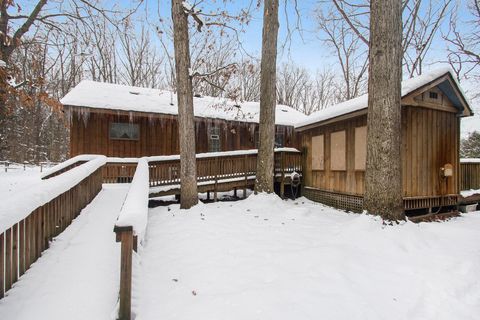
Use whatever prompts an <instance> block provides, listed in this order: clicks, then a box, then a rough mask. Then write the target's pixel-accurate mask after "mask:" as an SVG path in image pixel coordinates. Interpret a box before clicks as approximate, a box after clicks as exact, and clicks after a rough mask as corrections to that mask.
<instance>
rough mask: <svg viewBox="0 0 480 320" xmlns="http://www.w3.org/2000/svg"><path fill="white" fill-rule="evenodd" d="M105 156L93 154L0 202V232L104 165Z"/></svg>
mask: <svg viewBox="0 0 480 320" xmlns="http://www.w3.org/2000/svg"><path fill="white" fill-rule="evenodd" d="M106 161H107V158H106V157H105V156H95V157H94V158H91V160H90V161H88V162H87V163H84V164H82V165H80V166H78V167H75V168H73V169H72V170H69V171H67V172H65V173H63V174H61V175H58V176H55V177H52V178H50V179H48V180H41V181H40V182H39V183H37V184H34V185H32V186H30V187H29V188H26V189H25V190H22V192H20V193H17V194H15V195H12V196H9V197H8V199H2V201H1V202H0V234H1V233H3V232H4V231H5V230H7V229H8V228H10V227H11V226H12V225H14V224H16V223H17V222H18V221H21V220H22V219H25V218H26V217H27V216H28V215H29V214H30V213H31V212H32V211H34V210H35V209H37V208H38V207H41V206H42V205H44V204H46V203H48V202H50V201H51V200H53V199H55V198H56V197H58V196H59V195H61V194H62V193H64V192H65V191H68V190H70V189H71V188H73V187H74V186H75V185H77V184H78V183H80V182H81V181H82V180H83V179H85V178H86V177H88V176H89V175H91V174H92V173H94V172H95V171H96V170H97V169H99V168H100V167H102V166H103V165H105V163H106Z"/></svg>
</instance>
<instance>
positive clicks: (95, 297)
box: [0, 185, 127, 320]
mask: <svg viewBox="0 0 480 320" xmlns="http://www.w3.org/2000/svg"><path fill="white" fill-rule="evenodd" d="M126 192H127V188H126V187H125V186H122V185H105V186H104V189H103V190H102V191H101V192H100V193H99V195H98V196H97V197H96V198H95V199H94V200H93V202H92V203H91V204H89V205H88V206H87V207H86V208H85V209H83V211H82V213H81V214H80V215H79V216H78V217H77V218H75V220H74V221H73V222H72V224H71V225H70V226H69V227H68V228H67V229H66V230H65V231H64V232H62V233H61V234H60V235H59V236H58V237H56V238H55V239H54V241H52V242H51V246H50V248H49V249H48V250H46V251H44V252H43V253H42V256H41V257H40V259H38V260H37V261H36V262H35V263H34V264H33V265H32V266H31V268H30V269H29V270H28V271H27V272H26V273H25V274H24V275H23V276H22V277H21V278H20V281H18V282H17V283H16V284H15V285H14V287H13V289H11V290H9V291H8V292H7V295H6V297H5V298H4V299H2V300H0V319H2V320H32V319H38V320H65V319H69V320H77V319H78V320H85V319H99V320H100V319H102V320H104V319H107V320H108V319H112V320H113V319H115V315H116V313H115V308H116V304H117V298H118V292H119V279H120V272H119V270H120V246H119V244H118V243H116V242H115V233H113V225H114V223H115V219H116V218H117V215H118V212H119V211H120V206H121V204H122V202H123V199H124V198H125V194H126Z"/></svg>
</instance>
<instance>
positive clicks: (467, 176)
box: [460, 159, 480, 190]
mask: <svg viewBox="0 0 480 320" xmlns="http://www.w3.org/2000/svg"><path fill="white" fill-rule="evenodd" d="M470 189H480V160H478V159H477V160H469V159H462V160H461V162H460V190H470Z"/></svg>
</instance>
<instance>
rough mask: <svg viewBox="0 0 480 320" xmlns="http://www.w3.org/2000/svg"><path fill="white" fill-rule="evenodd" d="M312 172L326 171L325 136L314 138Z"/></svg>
mask: <svg viewBox="0 0 480 320" xmlns="http://www.w3.org/2000/svg"><path fill="white" fill-rule="evenodd" d="M312 170H325V152H324V146H323V134H322V135H320V136H315V137H312Z"/></svg>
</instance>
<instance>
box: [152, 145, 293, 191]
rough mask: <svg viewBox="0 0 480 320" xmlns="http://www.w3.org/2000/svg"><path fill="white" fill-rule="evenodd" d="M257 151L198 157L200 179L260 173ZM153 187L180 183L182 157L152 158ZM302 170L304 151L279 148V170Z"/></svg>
mask: <svg viewBox="0 0 480 320" xmlns="http://www.w3.org/2000/svg"><path fill="white" fill-rule="evenodd" d="M256 163H257V154H256V153H248V154H238V155H225V156H214V157H202V158H197V182H199V183H202V182H207V181H211V182H212V184H215V183H219V182H221V181H222V180H231V179H243V178H244V177H245V176H254V175H255V174H256ZM149 168H150V187H158V186H168V185H177V184H180V161H179V160H165V161H149ZM294 171H296V172H299V173H301V172H302V155H301V153H300V152H298V151H297V152H294V151H279V152H275V174H276V175H280V176H282V175H283V176H285V175H287V174H290V173H292V172H294Z"/></svg>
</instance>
